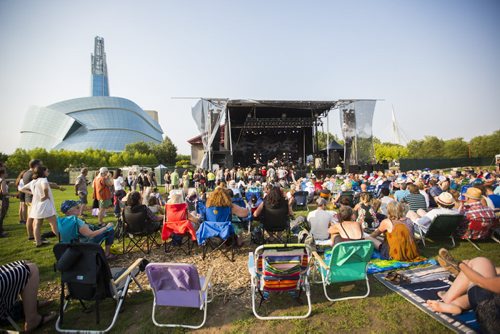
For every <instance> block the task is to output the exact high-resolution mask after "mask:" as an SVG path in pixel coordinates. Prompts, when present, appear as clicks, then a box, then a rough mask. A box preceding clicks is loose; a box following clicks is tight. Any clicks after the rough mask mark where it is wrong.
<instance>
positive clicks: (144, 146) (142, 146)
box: [125, 141, 152, 154]
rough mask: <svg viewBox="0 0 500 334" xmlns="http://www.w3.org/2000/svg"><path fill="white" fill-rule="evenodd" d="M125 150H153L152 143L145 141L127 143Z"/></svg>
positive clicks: (149, 151)
mask: <svg viewBox="0 0 500 334" xmlns="http://www.w3.org/2000/svg"><path fill="white" fill-rule="evenodd" d="M125 152H129V153H132V154H134V153H135V152H139V153H145V154H149V153H152V151H151V144H150V143H146V142H144V141H138V142H136V143H132V144H127V145H126V146H125Z"/></svg>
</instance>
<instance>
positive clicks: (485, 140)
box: [469, 130, 500, 158]
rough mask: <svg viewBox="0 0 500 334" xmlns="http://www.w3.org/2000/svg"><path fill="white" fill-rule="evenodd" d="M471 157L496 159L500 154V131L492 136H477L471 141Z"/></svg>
mask: <svg viewBox="0 0 500 334" xmlns="http://www.w3.org/2000/svg"><path fill="white" fill-rule="evenodd" d="M469 145H470V153H471V157H473V158H476V157H494V156H495V155H496V154H500V130H497V131H495V132H493V133H492V134H491V135H485V136H477V137H474V138H472V139H471V140H470V143H469Z"/></svg>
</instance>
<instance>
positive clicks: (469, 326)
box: [373, 265, 479, 333]
mask: <svg viewBox="0 0 500 334" xmlns="http://www.w3.org/2000/svg"><path fill="white" fill-rule="evenodd" d="M398 273H400V274H403V275H404V276H405V277H408V278H409V279H410V281H411V283H409V284H402V285H395V284H393V283H392V282H390V281H387V280H386V279H385V276H386V274H385V273H377V274H374V275H373V276H374V277H375V278H376V279H377V280H378V281H380V282H381V283H382V284H384V285H385V286H386V287H388V288H389V289H391V290H392V291H395V292H396V293H398V294H399V295H401V296H402V297H403V298H405V299H406V300H408V301H409V302H410V303H412V304H413V305H415V306H416V307H418V308H419V309H420V310H421V311H423V312H425V313H427V314H428V315H429V316H431V317H432V318H434V319H435V320H436V321H439V322H440V323H442V324H443V325H444V326H446V327H448V328H450V329H451V330H453V331H455V332H457V333H474V332H477V331H478V330H479V324H478V322H477V320H476V314H475V312H474V311H472V310H470V311H468V312H464V313H462V314H460V315H457V316H452V315H449V314H444V313H437V312H434V311H432V310H431V309H430V308H429V307H428V306H427V304H426V303H425V302H426V301H427V300H429V299H431V300H433V299H438V297H437V292H438V291H446V290H448V288H449V287H450V285H451V282H450V281H448V277H449V273H448V272H447V271H445V270H444V269H443V268H441V267H439V266H435V265H433V266H430V267H426V268H416V269H410V270H400V271H398Z"/></svg>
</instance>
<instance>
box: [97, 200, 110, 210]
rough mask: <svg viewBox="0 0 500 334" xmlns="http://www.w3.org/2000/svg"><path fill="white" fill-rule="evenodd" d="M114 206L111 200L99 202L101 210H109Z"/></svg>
mask: <svg viewBox="0 0 500 334" xmlns="http://www.w3.org/2000/svg"><path fill="white" fill-rule="evenodd" d="M112 205H113V201H112V200H111V199H105V200H99V209H107V208H110V207H111V206H112Z"/></svg>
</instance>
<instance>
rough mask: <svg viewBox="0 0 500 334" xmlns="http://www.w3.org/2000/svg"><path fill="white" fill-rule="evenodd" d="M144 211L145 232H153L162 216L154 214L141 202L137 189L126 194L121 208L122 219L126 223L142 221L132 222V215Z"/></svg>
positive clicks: (159, 226)
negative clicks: (124, 203)
mask: <svg viewBox="0 0 500 334" xmlns="http://www.w3.org/2000/svg"><path fill="white" fill-rule="evenodd" d="M141 212H144V214H145V216H146V221H145V222H144V224H147V225H145V226H143V227H144V231H145V232H150V233H151V232H155V231H158V230H159V229H160V228H161V226H162V222H163V216H160V215H155V214H154V213H153V212H151V210H150V209H149V208H148V207H147V206H145V205H144V204H142V196H141V193H140V192H138V191H132V192H130V193H129V194H128V196H127V202H126V206H125V209H123V220H124V221H125V222H127V223H129V224H130V223H131V224H134V223H138V224H142V223H143V222H133V221H132V220H133V219H134V217H137V214H138V213H141Z"/></svg>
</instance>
